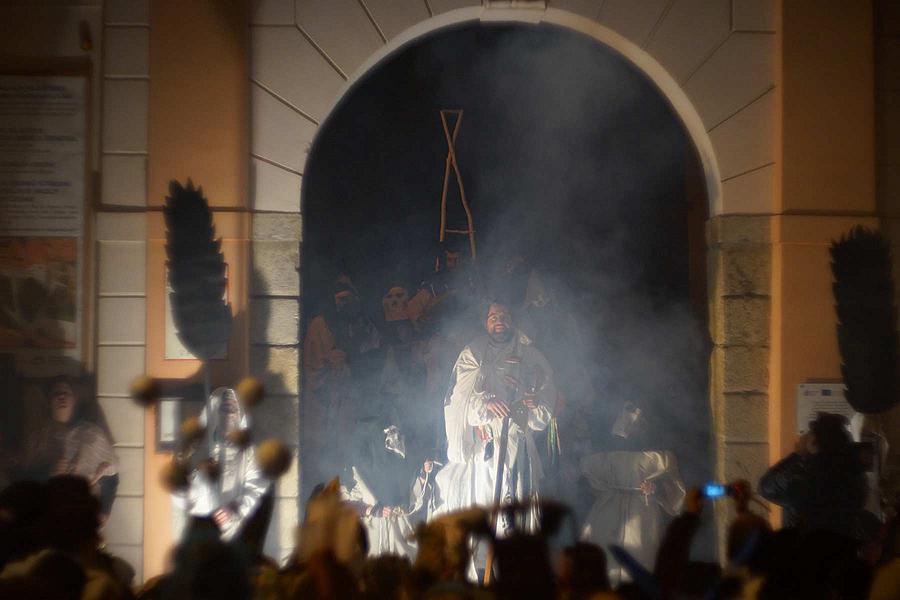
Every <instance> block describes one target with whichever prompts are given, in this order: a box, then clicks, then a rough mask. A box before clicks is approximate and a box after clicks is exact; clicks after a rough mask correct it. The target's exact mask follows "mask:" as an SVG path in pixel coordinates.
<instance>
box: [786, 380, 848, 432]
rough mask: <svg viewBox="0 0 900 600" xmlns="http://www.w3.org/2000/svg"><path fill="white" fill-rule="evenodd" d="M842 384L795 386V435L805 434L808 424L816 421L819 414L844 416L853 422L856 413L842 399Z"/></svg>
mask: <svg viewBox="0 0 900 600" xmlns="http://www.w3.org/2000/svg"><path fill="white" fill-rule="evenodd" d="M845 389H846V388H845V387H844V384H843V383H841V382H837V383H801V384H800V385H798V386H797V433H806V432H807V431H808V430H809V422H810V421H814V420H815V419H816V414H817V413H820V412H827V413H834V414H838V415H844V416H845V417H847V421H848V422H851V421H853V417H855V416H856V414H857V413H856V411H855V410H853V407H852V406H850V404H849V403H848V402H847V400H845V399H844V390H845Z"/></svg>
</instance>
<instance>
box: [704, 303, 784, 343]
mask: <svg viewBox="0 0 900 600" xmlns="http://www.w3.org/2000/svg"><path fill="white" fill-rule="evenodd" d="M714 306H715V308H716V315H715V318H714V319H713V323H714V324H715V326H714V333H713V341H714V342H715V343H716V344H717V345H719V346H766V345H768V343H769V313H770V307H771V302H770V299H769V298H768V297H766V296H725V297H724V298H720V299H719V301H718V302H716V303H715V304H714Z"/></svg>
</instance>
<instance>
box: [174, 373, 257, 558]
mask: <svg viewBox="0 0 900 600" xmlns="http://www.w3.org/2000/svg"><path fill="white" fill-rule="evenodd" d="M223 403H224V404H226V405H227V406H228V407H230V408H232V409H234V410H237V415H236V418H232V419H231V422H232V424H231V425H229V419H228V418H226V417H225V416H224V415H223V414H222V413H223V411H222V407H223ZM200 424H201V425H203V426H204V427H205V428H206V438H205V440H204V442H203V443H202V444H201V447H200V448H198V449H196V450H195V451H194V453H193V455H192V456H191V463H192V464H195V465H196V464H199V462H201V461H203V460H204V459H212V460H215V461H217V462H218V463H219V477H218V478H211V477H209V475H207V473H206V472H205V471H204V470H202V469H199V468H195V469H193V470H192V471H191V474H190V477H189V487H188V491H187V494H186V495H185V494H184V493H176V494H173V501H174V502H175V505H176V506H177V507H179V508H182V509H185V508H186V509H187V512H188V514H190V515H191V516H200V517H206V516H212V515H213V514H214V513H215V512H216V511H217V510H218V509H219V508H226V509H228V510H229V511H230V514H231V515H232V516H231V518H230V519H229V520H228V521H227V522H226V523H224V524H223V525H221V526H220V529H221V530H222V539H223V540H226V541H228V540H231V539H232V538H234V536H235V535H236V534H237V533H238V531H239V530H240V528H241V526H242V525H243V524H244V523H245V522H246V521H247V520H248V519H249V518H250V516H251V515H253V512H254V510H255V509H256V507H257V505H258V504H259V501H260V498H262V495H263V494H264V493H265V491H266V489H267V488H268V487H269V483H270V482H269V481H268V480H267V479H266V478H265V477H263V475H262V473H261V472H260V470H259V466H257V464H256V456H255V452H254V450H253V446H252V445H248V446H247V447H246V448H241V447H239V446H237V445H235V444H233V443H231V442H229V441H227V440H226V436H227V435H228V433H229V431H230V430H232V429H238V428H239V429H247V428H248V427H249V426H250V417H249V415H247V414H246V413H245V412H244V411H243V410H242V408H241V404H240V402H238V400H237V396H236V394H235V392H234V390H232V389H230V388H225V387H220V388H217V389H216V390H214V391H213V393H212V394H211V395H210V397H209V401H208V402H207V403H206V407H205V408H204V409H203V412H202V413H201V414H200Z"/></svg>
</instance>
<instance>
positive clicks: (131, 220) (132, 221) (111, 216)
mask: <svg viewBox="0 0 900 600" xmlns="http://www.w3.org/2000/svg"><path fill="white" fill-rule="evenodd" d="M96 226H97V228H96V229H95V230H94V238H95V239H96V240H97V241H98V242H105V241H128V242H144V241H145V240H146V239H147V216H146V215H145V214H142V213H123V212H98V213H97V221H96Z"/></svg>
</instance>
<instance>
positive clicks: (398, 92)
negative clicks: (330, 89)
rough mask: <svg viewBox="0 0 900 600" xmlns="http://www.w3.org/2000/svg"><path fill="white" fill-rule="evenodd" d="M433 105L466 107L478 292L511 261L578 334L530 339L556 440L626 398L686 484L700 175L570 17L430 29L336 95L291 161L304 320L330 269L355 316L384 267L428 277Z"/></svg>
mask: <svg viewBox="0 0 900 600" xmlns="http://www.w3.org/2000/svg"><path fill="white" fill-rule="evenodd" d="M440 108H463V109H464V110H465V116H464V121H463V125H462V129H461V133H460V137H459V142H458V144H457V152H458V154H459V161H460V167H461V170H462V172H463V178H464V181H465V184H466V186H467V193H468V195H469V197H470V199H471V201H472V205H473V210H474V211H475V213H476V228H477V230H478V233H477V236H478V244H479V248H481V252H480V255H479V260H478V263H479V269H480V275H481V277H482V279H484V280H488V281H487V282H484V281H483V282H482V285H484V286H485V287H489V282H490V281H491V280H492V279H493V277H492V274H497V273H502V272H503V266H504V265H505V264H506V263H507V262H508V259H509V258H512V257H524V258H525V260H526V262H527V264H528V265H529V271H530V273H536V274H538V276H539V277H540V279H541V281H542V283H543V285H544V287H545V288H546V289H548V290H553V291H552V293H550V295H551V296H554V297H555V298H554V299H555V301H557V302H558V303H559V307H560V308H561V309H562V312H563V313H564V315H562V319H561V320H557V321H556V322H555V323H556V324H561V323H566V324H567V325H570V329H569V330H568V331H569V332H573V333H575V334H577V335H578V336H581V337H583V340H582V341H577V342H576V341H575V340H574V339H572V336H566V338H565V339H559V337H558V336H557V337H556V338H555V339H554V336H553V335H550V336H548V337H547V338H545V340H544V341H543V343H544V344H546V346H547V352H548V354H550V355H551V356H550V358H551V363H553V362H555V363H556V365H554V368H555V369H557V371H558V373H559V374H560V375H562V376H564V377H565V378H566V380H567V381H565V382H564V385H563V387H565V388H566V390H567V395H568V396H570V398H569V400H570V408H569V411H570V412H569V413H567V414H561V415H560V420H561V422H562V423H563V427H562V429H563V433H564V437H563V439H564V440H565V442H564V444H566V445H568V446H569V447H567V448H565V451H566V452H567V453H570V454H572V455H573V456H574V457H575V458H576V459H577V457H578V454H579V453H581V454H584V453H586V452H590V451H591V449H602V447H603V445H604V440H605V438H607V437H608V434H609V425H610V423H611V416H612V415H613V414H614V413H615V412H616V411H617V410H618V409H619V408H620V407H621V404H622V403H623V402H624V401H625V400H631V401H634V402H636V403H638V404H641V405H642V406H643V407H644V409H645V411H646V412H647V413H648V414H650V415H652V419H653V420H654V421H655V423H654V425H653V428H654V433H655V437H656V440H655V442H654V443H656V444H661V445H663V446H664V445H672V444H675V445H680V447H679V448H678V449H677V451H678V452H679V453H680V455H681V457H682V460H683V462H684V463H685V466H686V467H687V468H686V471H687V476H688V477H690V478H691V479H692V480H694V481H698V480H700V478H702V477H705V476H708V474H709V470H710V464H711V460H710V455H711V452H710V449H711V447H710V444H709V414H708V409H707V406H708V400H707V387H708V382H707V376H706V360H707V355H708V344H707V342H706V338H705V333H704V332H705V331H706V324H705V320H706V315H705V275H704V274H705V259H704V254H703V241H702V240H703V223H704V222H705V220H706V218H707V210H706V208H707V206H708V196H707V193H708V191H709V187H708V184H707V182H708V181H710V180H712V181H715V180H716V177H708V176H707V175H706V174H705V172H704V170H703V168H702V167H701V158H700V156H698V154H700V153H698V152H697V150H696V144H695V142H694V141H693V140H692V137H691V135H690V134H689V131H688V130H687V128H686V127H685V123H684V121H683V120H682V119H681V118H680V117H679V115H678V113H677V112H676V111H675V110H673V103H672V102H671V100H670V99H668V98H667V97H666V96H664V95H662V94H661V93H660V91H659V88H658V86H657V85H655V84H654V82H653V81H652V80H650V79H649V78H648V77H647V75H646V73H645V72H643V71H641V70H640V69H638V68H636V67H635V66H634V64H633V63H631V62H629V61H627V60H625V59H623V57H622V56H621V54H619V53H618V52H615V51H614V50H612V49H610V48H609V47H608V46H606V45H603V44H598V43H597V41H596V40H595V39H591V38H590V37H588V36H584V35H582V34H580V33H577V32H575V31H573V30H571V29H568V28H563V27H559V26H554V25H549V24H542V25H540V26H523V25H510V24H484V23H480V22H475V23H466V24H462V25H457V26H454V27H445V28H441V29H439V30H435V31H432V32H431V33H430V34H428V35H425V36H421V37H418V38H417V39H416V40H415V41H414V42H410V43H408V44H407V45H404V46H403V47H402V48H401V49H400V50H398V51H396V52H395V53H393V54H391V55H390V56H389V57H387V58H385V59H383V60H381V61H380V62H378V63H377V64H374V65H372V66H371V67H370V68H369V69H368V70H367V72H366V74H365V75H364V76H363V77H361V78H359V79H358V80H357V81H356V82H355V83H354V84H353V85H352V86H351V87H350V88H349V89H348V90H347V91H346V92H345V93H344V94H343V95H342V100H341V102H340V103H339V104H338V105H337V106H336V107H335V108H334V109H333V110H332V111H331V112H330V113H329V117H328V119H327V120H326V121H325V122H324V123H323V125H322V127H321V128H320V129H319V132H318V134H317V137H316V141H315V143H314V144H313V147H312V149H311V152H310V157H309V159H308V161H307V164H306V167H305V169H304V188H303V213H304V236H303V240H304V242H303V249H302V252H301V254H302V256H303V257H304V259H303V260H304V265H305V266H304V268H303V271H302V276H303V289H304V291H305V298H304V301H305V311H306V315H307V316H312V315H314V314H316V313H318V312H320V311H321V310H322V309H323V308H326V307H327V305H328V303H329V302H330V301H331V292H332V290H331V286H330V283H331V281H333V280H334V279H335V277H336V276H337V275H338V274H340V273H344V274H348V275H349V276H350V277H351V279H352V280H353V281H354V284H355V285H356V287H357V288H358V289H359V290H360V291H361V293H362V295H363V297H364V300H365V299H366V298H368V300H369V305H368V309H369V311H370V313H376V312H377V311H378V310H380V304H379V302H380V299H381V297H382V295H383V294H384V293H385V292H386V291H387V289H388V287H391V286H393V284H394V283H396V282H397V280H403V281H404V282H405V284H406V285H407V286H409V288H410V293H411V294H412V293H414V292H415V286H416V285H417V283H418V282H420V281H422V280H423V279H427V278H428V276H429V271H430V269H431V268H432V267H431V265H432V259H433V256H434V254H435V253H436V247H437V244H436V242H437V240H436V233H437V231H438V227H437V221H438V214H439V213H438V206H439V205H438V203H439V198H440V189H441V177H442V172H443V161H444V156H445V155H446V146H445V144H444V142H443V136H442V133H441V129H440V121H439V120H438V110H439V109H440ZM530 273H526V275H528V274H530ZM523 285H527V282H523ZM557 316H558V315H557ZM373 321H376V322H377V321H378V318H377V317H374V318H373ZM558 331H561V330H557V333H558ZM538 343H539V344H541V343H542V342H541V340H538ZM572 353H574V354H576V355H577V356H572ZM585 355H587V356H588V358H585ZM571 363H575V368H571V367H572V364H571ZM557 365H558V366H557ZM449 367H450V365H444V366H443V368H445V369H449ZM573 379H578V381H572V380H573ZM305 387H307V389H308V386H305ZM432 400H433V399H432ZM305 401H306V400H304V402H305ZM439 401H440V400H439V399H438V402H439ZM315 433H316V432H315V431H311V432H310V431H307V435H310V434H315ZM685 440H691V442H692V443H689V444H686V443H684V441H685ZM301 443H302V439H301ZM330 443H333V444H342V443H349V442H347V441H345V440H337V439H335V440H331V442H330ZM319 446H320V447H321V446H324V444H319ZM310 460H311V461H312V462H315V461H316V457H314V456H312V457H310V456H307V472H310V471H312V470H313V468H314V465H310V463H309V461H310ZM567 466H568V468H570V469H572V468H576V469H577V460H572V461H570V462H569V463H567ZM317 475H318V476H322V475H324V474H316V475H313V480H312V481H307V482H306V483H307V484H308V485H309V486H310V487H311V486H312V485H314V484H315V483H317V481H316V480H315V479H316V476H317ZM570 483H571V482H570ZM566 500H568V501H569V502H572V503H576V502H578V501H579V498H578V497H577V494H575V493H573V496H572V497H569V498H566Z"/></svg>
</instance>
